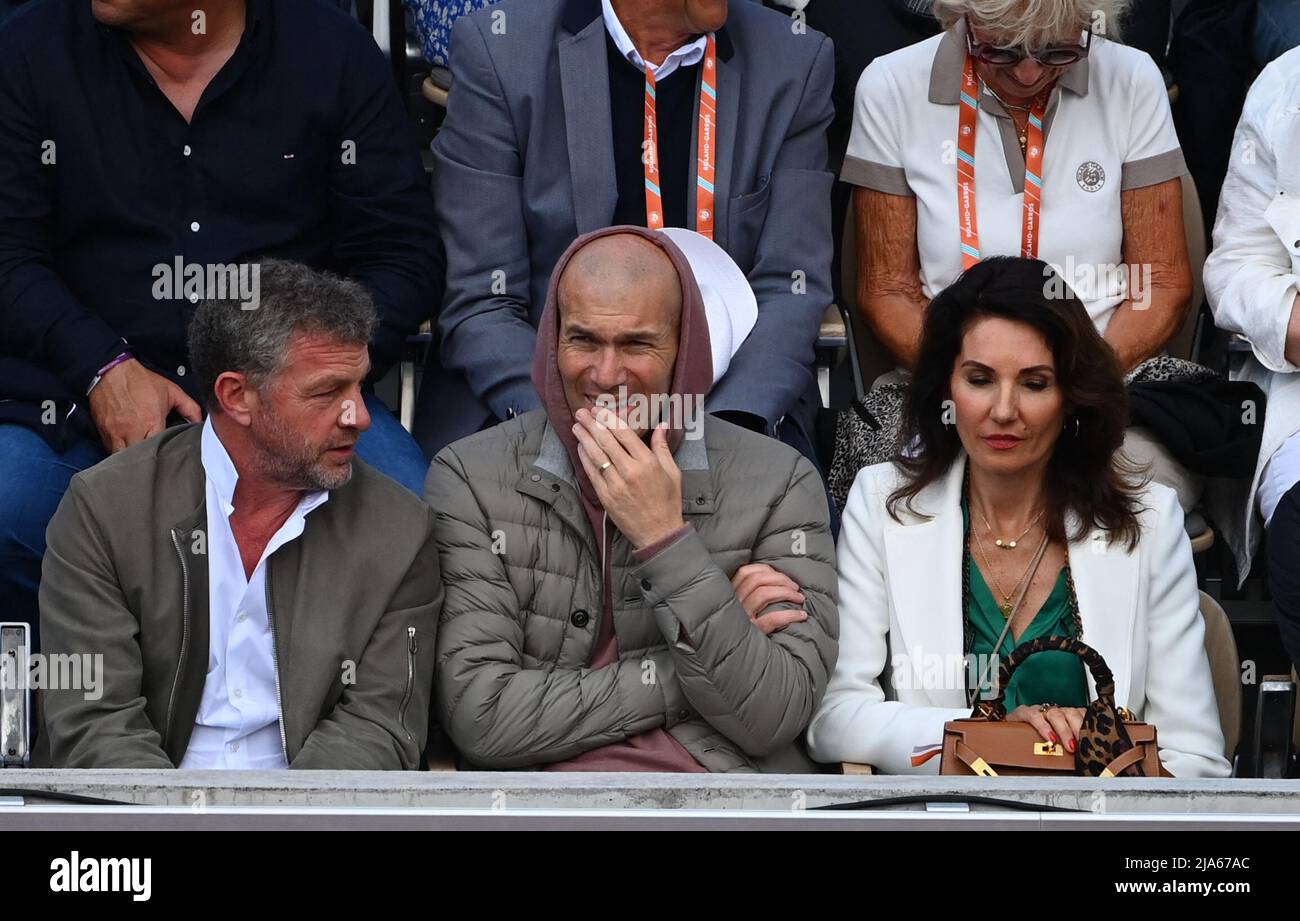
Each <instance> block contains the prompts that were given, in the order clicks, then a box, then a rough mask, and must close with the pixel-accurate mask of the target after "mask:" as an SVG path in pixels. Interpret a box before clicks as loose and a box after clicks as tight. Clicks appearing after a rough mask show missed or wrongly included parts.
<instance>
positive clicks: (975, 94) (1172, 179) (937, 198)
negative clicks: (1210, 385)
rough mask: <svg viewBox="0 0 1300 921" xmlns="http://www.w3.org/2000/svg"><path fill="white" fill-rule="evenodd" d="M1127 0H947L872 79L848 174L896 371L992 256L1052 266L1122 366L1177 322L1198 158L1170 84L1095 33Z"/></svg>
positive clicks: (1149, 445)
mask: <svg viewBox="0 0 1300 921" xmlns="http://www.w3.org/2000/svg"><path fill="white" fill-rule="evenodd" d="M1125 7H1126V3H1125V2H1124V0H1043V2H1038V3H1030V4H1008V3H1006V2H1003V0H937V2H936V3H935V4H934V8H935V12H936V14H937V15H938V17H939V19H940V22H941V23H942V24H943V25H944V27H945V31H944V32H943V33H941V34H940V35H938V36H935V37H934V38H931V39H928V40H926V41H923V42H919V43H918V44H915V45H912V46H910V47H908V48H904V49H902V50H900V51H897V52H894V53H893V54H889V55H886V56H884V57H881V58H878V59H876V60H875V61H874V62H872V63H871V65H870V66H868V67H867V69H866V70H865V71H864V72H863V74H862V77H861V79H860V81H859V83H858V89H857V97H856V104H855V112H854V125H853V131H852V135H851V138H850V141H849V147H848V153H847V156H846V158H845V162H844V168H843V171H842V175H841V178H842V179H843V180H844V181H845V182H848V183H851V184H853V185H855V186H858V187H859V188H858V189H856V190H855V194H854V206H853V207H854V212H855V214H856V221H857V227H858V275H857V278H858V291H857V302H858V307H859V309H860V310H861V311H862V313H863V316H864V319H865V321H866V323H867V325H868V327H869V328H870V329H871V331H872V332H873V333H874V335H875V336H876V338H877V339H879V341H880V342H881V344H882V345H883V346H884V347H885V348H886V349H887V350H888V351H889V352H890V353H891V354H892V355H893V357H894V358H895V359H896V361H897V363H898V365H899V366H900V367H901V368H904V369H905V368H910V367H911V366H912V365H914V364H915V363H916V358H917V347H918V344H919V339H920V332H921V316H922V313H923V311H924V309H925V305H926V304H927V303H928V302H929V300H930V299H931V298H933V297H934V296H935V295H936V294H937V293H938V292H939V291H941V290H943V288H945V287H946V286H948V285H949V284H951V283H952V282H953V281H954V280H955V279H956V278H957V275H958V274H959V273H960V272H961V271H962V270H963V268H966V267H969V266H970V265H971V264H972V263H974V262H975V261H978V259H980V258H981V257H984V256H991V255H999V254H1001V255H1016V254H1018V255H1021V256H1028V257H1032V258H1040V259H1042V260H1044V261H1045V262H1047V263H1049V264H1051V265H1052V266H1053V268H1054V269H1055V271H1056V272H1057V274H1058V275H1059V276H1061V278H1063V279H1064V281H1065V282H1066V283H1067V284H1068V285H1069V286H1070V287H1071V288H1072V289H1073V290H1074V292H1075V293H1076V294H1078V296H1079V298H1080V300H1082V301H1083V303H1084V306H1085V308H1086V309H1087V311H1088V315H1089V316H1090V317H1091V318H1092V320H1093V322H1094V323H1095V324H1096V326H1097V330H1098V332H1100V333H1101V334H1102V335H1103V336H1104V337H1105V340H1106V342H1107V344H1109V345H1110V347H1111V349H1112V350H1113V351H1114V352H1115V354H1116V356H1117V358H1118V359H1119V362H1120V367H1121V368H1122V369H1123V370H1124V371H1125V372H1126V373H1127V372H1129V371H1131V370H1133V369H1134V368H1136V367H1137V366H1138V365H1140V364H1141V363H1142V362H1143V361H1145V360H1146V359H1149V358H1151V357H1152V356H1155V355H1157V354H1159V353H1160V352H1161V350H1162V349H1163V348H1164V346H1165V345H1166V344H1167V343H1168V342H1169V340H1170V339H1171V338H1172V337H1173V336H1174V335H1175V334H1176V333H1177V332H1178V330H1179V329H1180V328H1181V327H1182V324H1183V321H1184V319H1185V317H1186V315H1187V310H1188V307H1189V305H1190V301H1191V294H1192V277H1191V272H1190V268H1189V264H1188V258H1187V250H1186V244H1185V239H1184V231H1183V218H1182V185H1181V181H1180V177H1181V176H1182V175H1183V174H1185V173H1186V172H1187V169H1186V165H1185V164H1184V161H1183V154H1182V150H1181V148H1180V147H1179V143H1178V138H1177V136H1176V134H1175V132H1174V125H1173V118H1172V115H1171V112H1170V108H1169V101H1168V98H1167V94H1166V91H1165V85H1164V81H1163V79H1162V77H1161V75H1160V71H1159V69H1158V68H1157V67H1156V65H1155V63H1154V62H1153V61H1152V60H1151V58H1150V56H1149V55H1147V54H1145V53H1144V52H1141V51H1139V50H1137V49H1134V48H1128V47H1126V46H1124V45H1122V44H1119V43H1118V42H1115V41H1110V40H1108V39H1107V38H1105V37H1104V36H1103V35H1101V34H1094V32H1104V31H1106V30H1108V29H1109V30H1113V29H1114V28H1115V27H1116V26H1117V25H1118V21H1119V18H1120V16H1121V14H1122V13H1123V11H1124V9H1125ZM968 69H969V76H967V73H968ZM967 81H969V85H967ZM959 201H960V202H962V204H961V206H960V208H959ZM1129 438H1130V443H1129V444H1128V445H1126V447H1127V449H1128V450H1129V451H1130V453H1131V454H1132V455H1133V456H1134V457H1135V458H1140V459H1142V460H1144V461H1150V462H1151V463H1153V464H1154V468H1155V469H1154V473H1155V476H1156V479H1157V480H1158V481H1160V482H1165V483H1167V484H1169V485H1171V486H1174V487H1175V489H1176V490H1177V491H1178V492H1179V499H1180V502H1181V503H1182V504H1183V506H1184V508H1185V509H1189V508H1191V507H1192V506H1193V505H1194V504H1195V502H1196V500H1197V499H1198V498H1199V495H1200V484H1199V482H1198V481H1196V480H1195V479H1194V478H1193V477H1191V475H1190V474H1189V473H1188V472H1187V470H1186V469H1185V468H1183V466H1182V465H1181V464H1180V463H1179V462H1178V461H1177V460H1175V459H1174V458H1173V457H1172V456H1171V455H1169V453H1168V452H1167V451H1165V450H1164V448H1163V447H1162V446H1160V445H1158V444H1157V443H1155V441H1154V439H1152V438H1151V436H1150V435H1149V433H1148V432H1146V431H1145V430H1142V429H1138V430H1134V431H1133V432H1132V433H1131V434H1130V436H1129Z"/></svg>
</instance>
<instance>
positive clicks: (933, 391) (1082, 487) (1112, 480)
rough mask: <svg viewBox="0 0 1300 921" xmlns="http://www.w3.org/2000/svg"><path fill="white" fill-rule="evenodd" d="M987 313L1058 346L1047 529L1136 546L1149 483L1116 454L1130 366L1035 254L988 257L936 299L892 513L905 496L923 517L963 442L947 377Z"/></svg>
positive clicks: (908, 410)
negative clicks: (919, 500) (1062, 416)
mask: <svg viewBox="0 0 1300 921" xmlns="http://www.w3.org/2000/svg"><path fill="white" fill-rule="evenodd" d="M985 317H1001V318H1003V319H1006V320H1011V321H1014V322H1017V323H1023V324H1025V325H1027V326H1030V327H1032V328H1033V329H1034V330H1035V331H1037V332H1038V334H1039V335H1041V336H1042V337H1043V339H1044V340H1046V342H1047V344H1048V346H1049V347H1050V348H1051V350H1052V359H1053V361H1054V363H1055V370H1056V380H1057V384H1058V386H1059V387H1060V388H1061V391H1062V394H1063V395H1064V398H1065V409H1066V413H1067V422H1066V430H1065V431H1064V432H1062V433H1061V435H1060V437H1059V438H1058V439H1057V442H1056V444H1055V446H1054V447H1053V449H1052V456H1051V459H1050V460H1049V462H1048V467H1047V482H1046V484H1045V487H1046V491H1045V494H1046V496H1047V502H1048V507H1047V508H1046V509H1045V510H1044V515H1043V518H1044V522H1045V525H1046V527H1047V534H1048V536H1049V537H1051V539H1052V540H1055V541H1060V542H1065V541H1068V540H1078V539H1080V538H1081V537H1083V536H1084V534H1086V533H1087V532H1088V530H1089V529H1090V528H1091V527H1096V528H1099V529H1101V530H1103V531H1105V532H1106V533H1107V535H1108V538H1109V542H1110V543H1112V544H1113V543H1116V542H1118V541H1121V540H1122V541H1124V542H1126V544H1127V546H1128V549H1129V550H1132V549H1133V548H1134V547H1136V546H1137V542H1138V537H1139V534H1140V531H1139V526H1138V519H1137V515H1138V512H1139V511H1140V510H1141V505H1140V504H1139V502H1138V499H1137V489H1139V488H1140V486H1141V485H1142V484H1141V483H1139V482H1138V481H1137V475H1138V474H1139V472H1140V471H1139V469H1138V468H1135V467H1134V466H1133V465H1132V464H1130V463H1129V462H1128V461H1126V460H1125V459H1124V458H1123V457H1122V456H1121V455H1117V454H1116V452H1117V450H1118V449H1119V447H1120V445H1121V444H1122V443H1123V441H1124V429H1125V428H1126V427H1127V425H1128V397H1127V394H1126V393H1125V390H1124V378H1123V374H1122V373H1121V371H1120V366H1119V362H1118V361H1117V360H1116V358H1115V354H1114V352H1112V351H1111V348H1110V346H1109V345H1107V344H1106V342H1105V340H1103V339H1102V338H1101V336H1100V335H1099V334H1098V333H1097V329H1096V327H1095V326H1094V325H1093V322H1092V319H1091V318H1090V317H1089V316H1088V313H1087V311H1085V310H1084V308H1083V304H1082V302H1080V300H1079V299H1078V297H1077V296H1075V294H1074V292H1073V291H1072V290H1071V289H1070V288H1069V286H1068V285H1066V283H1065V282H1064V281H1063V280H1062V279H1061V277H1060V276H1059V275H1057V274H1056V272H1055V271H1054V270H1053V269H1052V267H1051V266H1049V265H1048V264H1047V263H1045V262H1041V261H1040V260H1037V259H1020V258H1012V257H1008V256H999V257H994V258H989V259H985V260H984V261H983V262H980V263H978V264H976V265H973V266H971V267H970V268H969V269H968V270H967V271H965V272H963V273H962V275H961V277H960V278H958V279H957V280H956V281H955V282H953V284H952V285H950V286H949V287H948V288H946V289H944V290H943V291H942V292H940V294H939V296H938V297H936V298H935V299H934V300H933V301H932V302H931V303H930V306H929V308H928V309H927V310H926V312H925V321H924V326H923V328H922V331H921V351H920V357H919V359H918V361H917V365H916V370H915V372H914V374H913V377H912V381H911V386H910V388H909V390H908V395H907V399H906V403H905V407H904V411H903V437H902V441H901V442H900V444H901V445H902V446H903V451H902V452H900V453H899V455H898V456H897V457H895V458H894V463H895V464H897V465H898V467H899V468H900V469H901V470H902V472H903V475H904V482H903V485H901V486H900V487H899V488H898V489H896V490H894V492H893V493H892V494H891V495H890V496H889V499H888V501H887V503H886V507H887V508H888V510H889V514H890V515H891V516H893V518H894V519H895V520H899V515H898V508H899V504H900V503H904V504H905V505H906V507H907V509H908V511H909V512H911V513H912V514H914V515H919V514H920V513H919V512H917V511H916V509H915V508H914V507H913V504H912V502H913V500H914V499H915V498H916V496H917V495H918V494H919V493H920V492H921V490H923V489H925V487H927V486H929V485H930V484H931V483H933V482H935V481H936V480H939V479H941V478H942V477H943V476H944V475H945V474H947V472H948V470H949V468H951V467H952V465H953V463H954V462H955V461H956V460H957V456H958V452H959V451H960V450H961V447H962V445H961V440H960V439H959V438H958V435H957V427H956V426H947V425H944V423H943V415H944V401H945V400H948V399H950V397H951V392H950V387H949V382H950V379H951V376H952V372H953V367H954V366H955V365H956V362H957V356H958V355H960V354H961V347H962V341H963V339H964V338H965V334H966V331H967V330H968V329H969V328H970V326H971V324H973V323H974V322H975V321H976V320H980V319H983V318H985ZM1075 420H1077V424H1078V433H1077V434H1075ZM909 448H910V450H909ZM1067 512H1073V513H1074V514H1075V515H1076V516H1077V517H1078V523H1079V524H1078V533H1076V534H1067V533H1066V514H1067Z"/></svg>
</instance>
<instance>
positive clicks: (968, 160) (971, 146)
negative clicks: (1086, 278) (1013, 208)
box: [957, 54, 1045, 270]
mask: <svg viewBox="0 0 1300 921" xmlns="http://www.w3.org/2000/svg"><path fill="white" fill-rule="evenodd" d="M978 100H979V82H978V81H977V80H976V79H975V61H974V59H973V58H971V56H970V55H969V54H968V55H966V69H965V71H964V72H963V73H962V82H961V107H960V114H959V115H958V119H957V226H958V229H959V230H960V231H961V267H962V269H963V270H964V269H969V268H970V267H971V266H973V265H974V264H975V263H977V262H979V261H980V232H979V221H978V219H977V218H976V215H975V129H976V125H977V124H978V119H979V101H978ZM1044 112H1045V109H1044V106H1043V103H1042V102H1041V100H1035V101H1034V105H1033V107H1032V108H1031V109H1030V110H1029V126H1028V132H1027V134H1026V135H1025V141H1026V143H1025V210H1024V215H1023V220H1022V224H1021V228H1020V255H1021V256H1024V257H1025V258H1026V259H1037V258H1038V219H1039V213H1040V212H1041V211H1042V208H1043V115H1044Z"/></svg>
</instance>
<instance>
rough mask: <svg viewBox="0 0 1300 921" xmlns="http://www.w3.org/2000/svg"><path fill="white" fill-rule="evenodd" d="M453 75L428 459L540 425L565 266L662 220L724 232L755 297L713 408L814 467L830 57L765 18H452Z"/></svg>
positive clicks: (827, 295) (439, 153)
mask: <svg viewBox="0 0 1300 921" xmlns="http://www.w3.org/2000/svg"><path fill="white" fill-rule="evenodd" d="M709 34H712V35H713V36H714V39H713V41H709V39H708V36H709ZM647 62H649V64H647ZM656 62H659V63H656ZM451 67H452V74H453V87H452V91H451V100H450V106H449V109H448V113H447V119H446V122H445V123H444V124H443V127H442V130H441V131H440V132H439V134H438V137H437V139H436V140H435V141H434V143H433V154H434V160H435V169H434V183H435V200H436V202H437V207H438V212H439V215H438V216H439V223H440V224H441V227H442V234H443V240H444V243H445V245H446V250H447V288H446V290H447V294H446V300H445V301H444V304H443V309H442V312H441V314H440V316H439V319H438V327H437V336H436V339H437V342H436V347H435V349H434V350H433V351H432V352H431V357H430V360H429V368H428V370H427V373H426V375H425V382H424V393H423V394H422V399H421V400H420V405H419V407H418V408H417V418H416V436H417V437H418V438H419V439H420V441H421V444H422V447H423V448H424V449H425V450H426V452H428V453H429V454H430V455H432V454H434V453H436V452H437V451H438V450H440V449H441V448H442V447H443V446H445V445H446V444H448V443H450V442H452V441H454V440H456V439H458V438H460V437H462V436H464V435H467V434H470V433H473V432H475V431H478V430H479V429H482V428H484V427H486V426H488V425H492V424H495V423H497V422H499V421H502V420H505V419H508V418H511V417H513V416H515V415H518V414H521V413H524V412H527V411H529V410H532V409H536V408H538V407H539V406H540V405H541V404H540V401H539V399H538V396H537V393H536V391H535V390H534V388H533V385H532V382H531V381H530V380H529V368H530V364H531V361H532V355H533V352H534V344H535V340H536V326H537V323H538V320H539V318H540V316H541V312H542V307H543V306H544V304H545V301H546V285H547V281H548V279H549V276H550V273H551V269H552V268H553V266H554V265H555V262H556V260H557V259H558V258H559V255H560V254H561V253H562V252H563V251H564V249H565V247H567V246H568V245H569V243H571V242H572V241H573V240H574V239H575V238H576V237H577V236H578V235H580V234H583V233H587V232H589V231H592V230H596V229H599V228H602V227H606V226H609V225H611V224H639V225H642V226H656V222H657V221H658V222H661V223H662V224H663V225H666V226H678V227H688V228H691V229H694V230H697V231H700V232H702V233H703V232H706V231H707V230H709V228H710V225H711V228H712V235H713V239H714V241H715V242H716V243H717V244H718V245H719V246H721V247H722V248H723V249H724V250H726V252H727V253H728V254H729V255H730V256H731V258H732V259H733V260H734V261H735V262H736V263H737V265H739V266H740V268H741V270H742V271H743V272H744V273H745V274H746V276H747V277H748V278H749V281H750V284H751V286H752V287H753V289H754V293H755V295H756V296H757V299H758V307H759V309H758V322H757V324H756V325H755V327H754V329H753V331H752V332H751V333H750V334H749V336H748V338H747V339H746V340H745V342H744V344H743V345H742V346H741V347H740V349H739V351H738V352H737V353H736V355H735V357H734V358H733V359H732V362H731V366H730V369H729V370H728V373H727V375H726V377H724V378H723V379H722V381H721V382H720V383H719V384H718V385H717V387H716V388H715V389H714V390H713V392H712V394H711V395H710V397H709V400H708V403H707V405H706V409H707V410H708V411H709V412H712V413H716V414H718V415H721V416H723V417H725V418H728V419H730V420H731V421H733V422H738V423H740V424H743V425H745V426H746V427H748V428H751V429H753V430H756V431H760V432H764V433H766V434H769V435H774V436H776V437H779V438H780V439H781V440H783V441H785V442H787V443H788V444H791V445H792V446H794V447H796V448H798V449H799V450H800V451H801V452H802V453H804V454H805V455H807V456H809V457H813V449H812V426H813V417H814V414H815V412H816V409H817V407H818V405H819V403H820V400H819V396H818V390H817V385H816V377H815V374H814V372H813V367H812V365H813V346H814V343H815V341H816V337H817V329H818V325H819V323H820V321H821V318H822V315H823V314H824V312H825V310H826V308H827V306H828V305H829V304H830V302H831V286H830V262H831V227H830V188H831V181H832V177H831V174H830V172H829V171H828V170H827V153H826V126H827V125H828V124H829V123H830V120H831V116H832V107H831V85H832V81H833V78H834V59H833V52H832V46H831V42H830V40H829V39H827V38H826V37H825V36H823V35H822V34H820V33H818V32H815V31H812V30H809V29H806V28H805V27H804V25H803V23H802V20H801V19H798V18H787V17H785V16H783V15H781V14H779V13H776V12H773V11H772V10H769V9H765V8H763V7H762V6H760V5H759V4H756V3H746V2H732V3H731V4H730V8H728V3H727V0H505V2H502V3H498V4H496V5H494V6H492V7H489V8H487V9H484V10H480V11H478V12H476V13H473V14H471V15H469V16H466V17H464V18H462V19H461V20H460V21H458V22H457V24H456V27H455V29H454V30H453V33H452V54H451ZM647 67H648V68H649V70H650V72H651V73H650V75H649V77H648V76H647V74H646V70H647ZM706 76H707V78H708V79H707V80H706ZM650 77H652V78H653V79H650ZM706 84H707V85H706ZM652 91H653V92H652ZM701 100H704V103H705V109H706V110H715V111H716V129H715V130H710V126H708V125H705V124H704V123H702V122H701V120H700V117H699V114H700V109H701V105H700V103H701ZM650 101H653V103H654V106H655V111H654V118H653V119H651V120H647V119H646V117H645V112H646V108H647V103H648V102H650ZM701 127H704V128H705V129H706V130H705V131H703V132H701V130H700V129H701ZM650 128H653V129H654V131H653V133H649V129H650ZM701 134H703V136H704V137H705V141H706V142H705V143H704V144H701V143H700V137H701ZM651 138H653V139H654V140H653V141H651ZM643 151H644V152H645V155H644V157H643ZM651 151H653V155H652V154H651ZM648 161H653V162H648ZM710 167H712V171H710ZM652 171H657V175H653V176H652ZM708 176H711V177H712V180H711V181H710V180H709V179H708V178H706V177H708ZM652 178H653V179H654V180H657V181H652ZM647 187H653V188H654V191H655V197H654V198H650V197H649V196H648V194H647V191H646V190H647ZM710 195H711V196H712V199H713V206H712V208H710V207H709V206H708V199H709V196H710ZM647 215H650V220H647ZM814 460H815V458H814Z"/></svg>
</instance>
